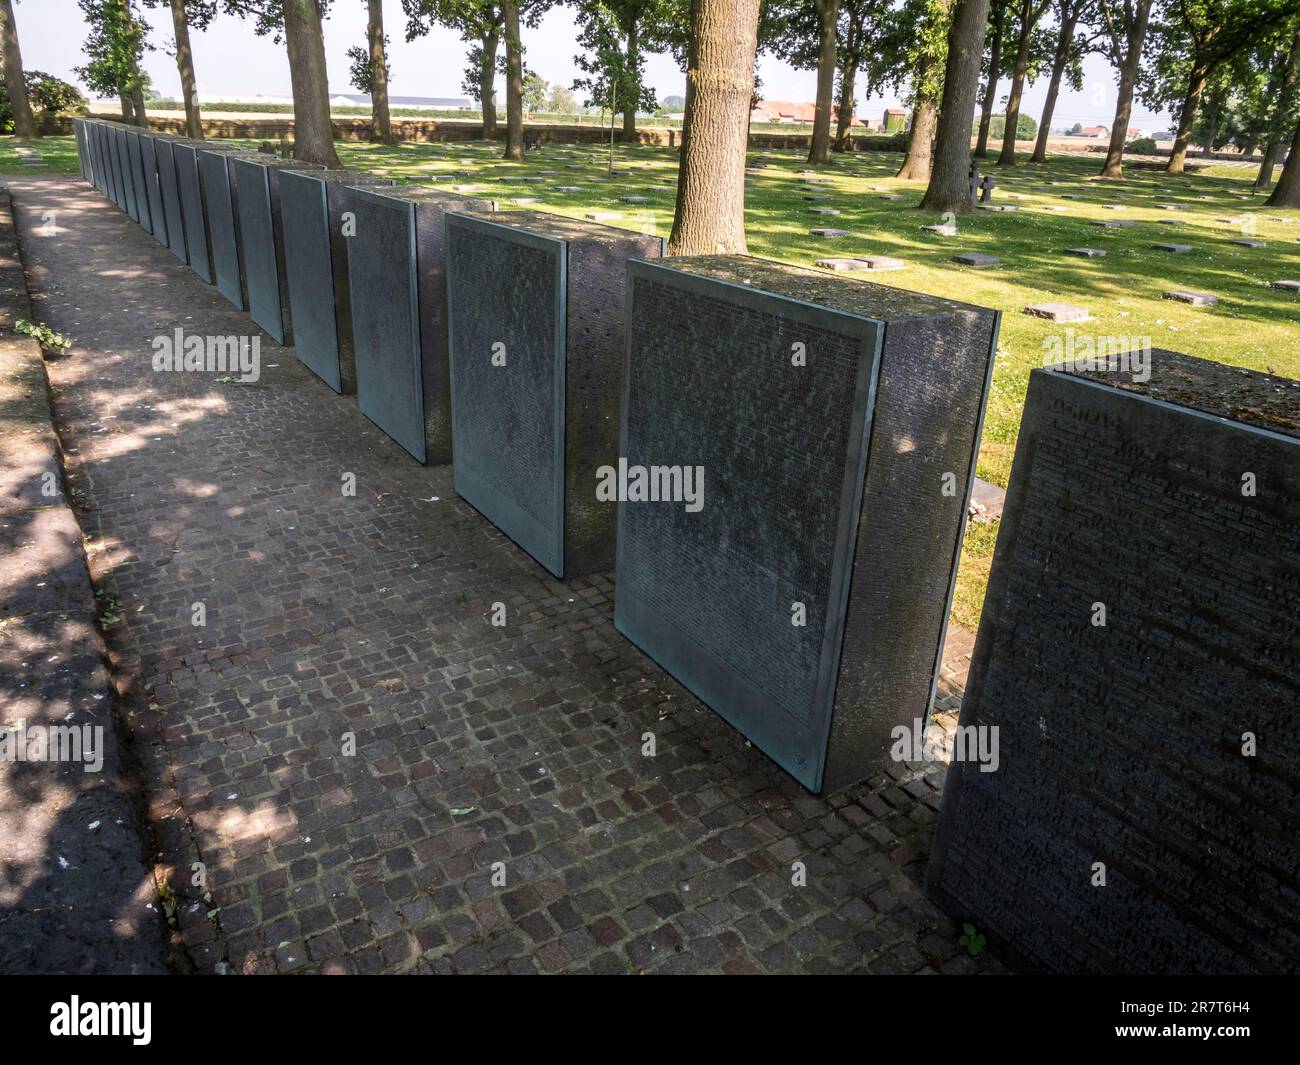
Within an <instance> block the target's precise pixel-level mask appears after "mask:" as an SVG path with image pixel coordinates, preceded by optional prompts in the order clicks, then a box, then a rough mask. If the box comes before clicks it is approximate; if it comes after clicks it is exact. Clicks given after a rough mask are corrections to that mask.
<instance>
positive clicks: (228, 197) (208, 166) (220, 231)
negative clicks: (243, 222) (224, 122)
mask: <svg viewBox="0 0 1300 1065" xmlns="http://www.w3.org/2000/svg"><path fill="white" fill-rule="evenodd" d="M229 154H230V153H229V152H224V151H220V150H216V151H214V150H212V149H210V148H200V149H199V152H198V157H199V177H200V178H201V179H202V185H203V212H204V220H205V221H206V222H207V227H208V248H209V249H210V250H211V252H212V273H213V276H214V279H215V282H216V286H217V291H218V292H220V293H221V294H222V295H223V296H225V297H226V299H228V300H229V301H230V302H231V303H233V304H234V305H235V306H236V307H238V308H239V309H240V310H241V311H242V310H244V309H245V308H246V304H245V302H244V280H243V278H244V268H243V263H241V262H240V258H239V221H238V219H239V204H238V203H237V201H236V199H235V197H236V190H235V185H234V182H233V181H231V180H230V167H229V158H228V157H229Z"/></svg>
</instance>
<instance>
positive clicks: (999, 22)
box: [975, 0, 1011, 159]
mask: <svg viewBox="0 0 1300 1065" xmlns="http://www.w3.org/2000/svg"><path fill="white" fill-rule="evenodd" d="M1010 7H1011V3H1010V0H993V2H992V7H991V8H990V9H989V18H988V38H989V59H988V64H989V69H988V81H986V82H985V84H984V98H983V99H982V100H981V101H980V129H979V136H978V137H976V139H975V154H976V155H977V156H978V157H979V158H981V159H983V158H984V156H986V155H988V153H989V124H990V123H991V122H992V121H993V105H994V104H995V103H996V102H997V95H998V82H999V81H1000V80H1001V78H1002V42H1003V39H1004V38H1005V37H1006V33H1007V12H1008V10H1009V9H1010Z"/></svg>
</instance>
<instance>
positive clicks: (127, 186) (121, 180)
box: [111, 126, 139, 222]
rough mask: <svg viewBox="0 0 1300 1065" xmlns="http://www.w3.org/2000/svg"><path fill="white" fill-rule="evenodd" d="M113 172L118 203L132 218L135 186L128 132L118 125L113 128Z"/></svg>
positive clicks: (134, 217) (134, 216)
mask: <svg viewBox="0 0 1300 1065" xmlns="http://www.w3.org/2000/svg"><path fill="white" fill-rule="evenodd" d="M111 132H112V141H113V172H114V175H115V176H116V178H117V205H118V206H119V207H120V208H122V210H123V211H125V212H126V213H127V214H128V215H130V216H131V218H133V219H135V221H137V222H138V221H139V219H138V218H136V215H135V186H134V185H133V184H132V183H131V164H130V163H129V162H128V161H127V154H126V132H125V131H124V130H122V129H119V128H117V127H116V126H114V127H113V129H112V131H111Z"/></svg>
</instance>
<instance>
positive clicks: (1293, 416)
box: [1066, 348, 1300, 439]
mask: <svg viewBox="0 0 1300 1065" xmlns="http://www.w3.org/2000/svg"><path fill="white" fill-rule="evenodd" d="M1150 370H1151V375H1150V377H1149V378H1148V379H1147V380H1145V381H1137V380H1134V374H1133V370H1132V364H1131V363H1130V365H1129V367H1127V368H1126V367H1125V366H1123V365H1116V366H1115V367H1114V368H1112V369H1097V370H1089V369H1079V368H1077V367H1072V368H1070V369H1068V370H1067V371H1066V372H1068V373H1071V374H1074V375H1075V376H1076V377H1086V378H1088V379H1089V380H1092V381H1098V382H1101V383H1102V384H1105V385H1109V386H1110V387H1111V388H1117V389H1119V390H1120V391H1123V392H1135V393H1137V394H1139V395H1143V396H1147V397H1148V398H1150V399H1158V400H1163V401H1164V402H1165V403H1173V404H1175V405H1177V406H1179V407H1188V408H1191V409H1192V410H1198V411H1201V412H1202V413H1204V414H1211V415H1214V416H1215V417H1218V418H1227V419H1229V420H1230V421H1234V422H1242V423H1243V424H1246V425H1253V426H1256V427H1257V428H1260V429H1270V430H1272V431H1273V432H1275V433H1283V434H1284V435H1286V436H1294V437H1296V438H1297V439H1300V381H1293V380H1291V379H1290V378H1289V377H1278V376H1276V375H1275V374H1269V373H1260V372H1259V371H1258V370H1246V369H1243V368H1241V367H1239V366H1225V365H1224V364H1223V363H1220V362H1211V361H1210V360H1209V359H1198V358H1196V357H1195V356H1193V355H1184V354H1182V353H1181V352H1177V351H1166V350H1164V349H1163V348H1153V349H1152V350H1151V366H1150ZM1139 376H1142V375H1141V374H1139Z"/></svg>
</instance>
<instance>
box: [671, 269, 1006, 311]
mask: <svg viewBox="0 0 1300 1065" xmlns="http://www.w3.org/2000/svg"><path fill="white" fill-rule="evenodd" d="M661 265H663V266H667V267H670V268H672V269H676V270H681V271H683V272H684V273H689V274H695V275H697V276H700V277H711V278H714V279H716V280H718V281H730V282H731V283H733V284H736V285H744V286H745V287H746V288H751V289H754V290H755V291H759V292H770V293H772V294H773V295H776V296H784V297H785V298H786V299H792V300H800V301H801V302H803V303H810V304H813V305H814V306H817V307H825V308H827V309H829V310H834V311H843V312H845V313H847V314H857V315H861V316H862V317H864V318H875V319H879V320H881V321H890V320H897V319H899V318H931V317H934V316H936V315H947V314H952V313H954V312H956V311H971V310H977V311H981V312H983V313H986V314H989V313H992V312H991V311H989V310H988V308H985V307H974V306H973V305H971V304H969V303H958V302H957V301H955V300H948V299H943V298H942V297H940V296H930V295H927V294H926V293H923V292H909V291H907V290H905V289H901V288H891V287H890V286H888V285H877V284H874V283H873V282H870V281H858V280H855V279H851V278H847V277H838V276H836V275H834V274H827V273H823V272H822V271H820V270H809V269H806V268H804V267H801V266H789V265H787V264H786V263H779V262H774V261H772V260H771V259H759V258H756V257H755V256H752V255H691V256H683V257H682V258H674V259H664V260H662V264H661Z"/></svg>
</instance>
